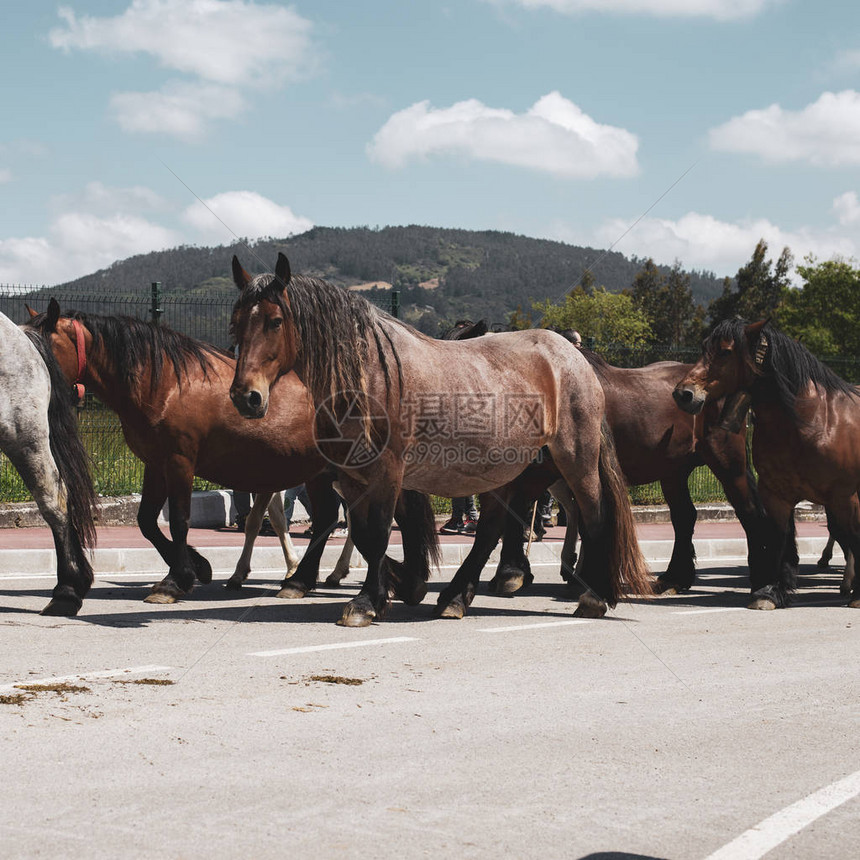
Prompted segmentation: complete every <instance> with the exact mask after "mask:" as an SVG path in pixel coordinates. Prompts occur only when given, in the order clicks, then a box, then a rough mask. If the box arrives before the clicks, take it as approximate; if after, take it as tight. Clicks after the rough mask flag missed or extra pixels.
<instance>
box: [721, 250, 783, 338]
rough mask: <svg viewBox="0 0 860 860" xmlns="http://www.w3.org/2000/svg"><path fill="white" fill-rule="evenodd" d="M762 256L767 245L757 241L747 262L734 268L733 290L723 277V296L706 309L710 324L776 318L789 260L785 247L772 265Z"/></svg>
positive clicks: (771, 262)
mask: <svg viewBox="0 0 860 860" xmlns="http://www.w3.org/2000/svg"><path fill="white" fill-rule="evenodd" d="M766 256H767V242H765V240H764V239H759V242H758V244H757V245H756V247H755V251H753V255H752V258H751V259H750V261H749V262H748V263H747V264H746V265H745V266H742V267H741V268H740V269H738V273H737V275H736V276H735V285H734V288H733V287H732V283H731V281H729V280H728V278H727V279H726V281H725V283H724V286H723V294H722V295H721V296H720V297H719V298H716V299H714V300H713V301H712V302H711V304H710V306H709V307H708V316H709V317H710V320H711V323H718V322H720V321H721V320H724V319H729V318H731V317H741V318H743V319H746V320H760V319H767V318H769V317H772V316H775V315H776V313H777V311H778V309H779V307H780V305H781V304H782V302H783V301H784V300H785V297H786V295H787V293H788V290H789V286H790V282H789V279H788V273H789V272H790V271H791V265H792V262H793V257H792V256H791V251H790V250H789V249H788V248H783V249H782V253H781V254H780V255H779V259H778V260H777V261H776V265H774V263H773V261H772V260H768V259H766Z"/></svg>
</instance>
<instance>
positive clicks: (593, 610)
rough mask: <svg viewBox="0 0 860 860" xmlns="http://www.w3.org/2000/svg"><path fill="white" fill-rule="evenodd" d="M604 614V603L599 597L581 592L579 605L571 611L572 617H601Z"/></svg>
mask: <svg viewBox="0 0 860 860" xmlns="http://www.w3.org/2000/svg"><path fill="white" fill-rule="evenodd" d="M604 615H606V603H605V602H604V601H603V600H601V599H600V598H599V597H593V596H592V595H590V594H583V595H582V597H580V598H579V605H578V606H577V607H576V611H575V612H574V613H573V617H574V618H603V616H604Z"/></svg>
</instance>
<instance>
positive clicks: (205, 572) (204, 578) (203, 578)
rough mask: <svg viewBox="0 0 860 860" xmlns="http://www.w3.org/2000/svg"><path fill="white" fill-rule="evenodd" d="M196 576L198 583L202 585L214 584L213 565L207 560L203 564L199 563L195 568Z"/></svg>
mask: <svg viewBox="0 0 860 860" xmlns="http://www.w3.org/2000/svg"><path fill="white" fill-rule="evenodd" d="M194 575H195V576H196V577H197V581H198V582H199V583H201V584H202V585H209V583H210V582H212V565H211V564H209V562H208V561H206V559H205V558H204V559H203V564H200V562H198V563H197V564H196V566H195V567H194Z"/></svg>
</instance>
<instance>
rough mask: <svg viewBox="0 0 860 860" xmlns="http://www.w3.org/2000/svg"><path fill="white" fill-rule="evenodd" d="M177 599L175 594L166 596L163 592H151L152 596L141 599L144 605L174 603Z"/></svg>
mask: <svg viewBox="0 0 860 860" xmlns="http://www.w3.org/2000/svg"><path fill="white" fill-rule="evenodd" d="M177 600H179V598H178V597H177V596H176V595H175V594H167V593H166V592H164V591H153V592H152V594H150V595H148V596H147V597H144V598H143V602H144V603H162V604H168V603H176V601H177Z"/></svg>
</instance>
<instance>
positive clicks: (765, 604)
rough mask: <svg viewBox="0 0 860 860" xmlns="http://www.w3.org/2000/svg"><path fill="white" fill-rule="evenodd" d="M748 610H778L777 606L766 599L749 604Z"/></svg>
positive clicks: (757, 599)
mask: <svg viewBox="0 0 860 860" xmlns="http://www.w3.org/2000/svg"><path fill="white" fill-rule="evenodd" d="M747 609H763V610H770V609H776V604H775V603H774V602H773V601H772V600H768V599H767V598H766V597H757V598H756V599H755V600H753V602H752V603H749V604H747Z"/></svg>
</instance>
